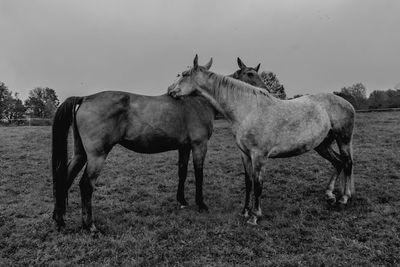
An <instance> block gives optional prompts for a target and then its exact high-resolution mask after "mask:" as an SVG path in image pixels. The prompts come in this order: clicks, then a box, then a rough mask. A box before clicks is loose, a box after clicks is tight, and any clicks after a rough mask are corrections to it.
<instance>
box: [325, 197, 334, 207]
mask: <svg viewBox="0 0 400 267" xmlns="http://www.w3.org/2000/svg"><path fill="white" fill-rule="evenodd" d="M326 202H327V203H328V205H330V206H333V205H335V203H336V198H335V197H328V198H326Z"/></svg>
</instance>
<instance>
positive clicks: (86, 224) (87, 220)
mask: <svg viewBox="0 0 400 267" xmlns="http://www.w3.org/2000/svg"><path fill="white" fill-rule="evenodd" d="M105 159H106V155H101V156H89V157H88V162H87V165H86V169H85V172H84V173H83V176H82V178H81V180H80V182H79V187H80V191H81V201H82V226H83V228H84V229H88V230H90V232H92V233H93V232H96V231H97V229H96V227H95V225H94V223H93V213H92V194H93V191H94V188H95V182H96V179H97V177H98V176H99V174H100V171H101V168H102V166H103V163H104V160H105Z"/></svg>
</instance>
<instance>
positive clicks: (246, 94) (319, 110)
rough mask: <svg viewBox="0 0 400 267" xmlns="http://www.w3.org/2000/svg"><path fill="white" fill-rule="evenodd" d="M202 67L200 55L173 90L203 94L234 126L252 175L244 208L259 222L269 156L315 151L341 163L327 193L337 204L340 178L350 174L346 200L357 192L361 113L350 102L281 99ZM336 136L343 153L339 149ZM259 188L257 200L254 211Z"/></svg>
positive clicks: (178, 94)
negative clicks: (356, 138)
mask: <svg viewBox="0 0 400 267" xmlns="http://www.w3.org/2000/svg"><path fill="white" fill-rule="evenodd" d="M211 64H212V60H210V62H209V63H208V64H206V66H199V65H198V57H197V55H196V57H195V59H194V63H193V67H192V69H190V70H188V71H184V72H183V73H182V76H181V77H180V79H179V80H178V81H177V82H175V83H174V84H173V85H171V86H170V87H169V88H168V93H169V94H170V95H171V96H173V97H181V96H184V95H190V94H193V93H198V94H201V95H203V96H204V97H205V98H206V99H208V100H209V102H210V103H211V105H213V106H214V107H215V109H217V110H218V111H219V112H221V113H222V114H223V115H224V116H225V117H226V118H227V120H228V121H229V122H230V123H231V125H232V130H233V133H234V135H235V140H236V143H237V145H238V147H239V149H240V152H241V157H242V161H243V165H244V167H245V178H246V198H245V205H244V209H243V211H242V214H243V215H244V216H246V217H247V216H250V219H249V220H248V223H249V224H257V218H258V217H260V216H261V207H260V197H261V191H262V182H263V181H262V177H261V176H260V173H261V169H262V167H263V165H264V164H265V161H266V159H268V158H283V157H292V156H297V155H300V154H303V153H305V152H307V151H310V150H312V149H314V150H316V151H317V152H318V154H320V155H321V156H322V157H324V158H325V159H328V160H329V161H330V162H332V164H333V165H334V167H335V173H334V174H333V175H332V177H331V179H330V182H329V185H328V188H327V190H326V195H327V197H328V198H329V199H331V200H332V202H334V201H335V200H336V198H335V195H334V194H333V189H334V185H335V181H336V178H337V177H338V176H339V174H340V173H341V172H342V170H343V172H344V176H343V177H344V181H343V183H342V184H343V186H342V188H341V193H342V196H341V198H340V200H339V202H340V203H341V204H346V203H347V201H348V199H349V198H350V197H351V195H352V194H353V193H354V178H353V159H352V158H353V156H352V139H353V129H354V118H355V111H354V108H353V106H352V105H351V104H350V103H349V102H347V101H346V100H344V99H342V98H341V97H338V96H336V95H334V94H317V95H308V96H303V97H300V98H296V99H293V100H280V99H277V98H275V97H273V96H272V95H271V94H269V93H268V92H267V91H266V90H263V89H260V88H257V87H254V86H252V85H249V84H246V83H244V82H241V81H238V80H235V79H232V78H230V77H226V76H222V75H219V74H216V73H213V72H210V71H209V68H210V67H211ZM335 140H336V142H337V144H338V147H339V151H340V154H339V153H337V152H335V151H334V150H333V147H332V146H333V142H334V141H335ZM252 186H253V195H254V202H253V208H252V209H250V207H249V202H250V192H251V190H252Z"/></svg>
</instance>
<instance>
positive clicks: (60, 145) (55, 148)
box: [51, 97, 83, 226]
mask: <svg viewBox="0 0 400 267" xmlns="http://www.w3.org/2000/svg"><path fill="white" fill-rule="evenodd" d="M82 100H83V98H82V97H69V98H67V99H66V100H65V101H64V102H63V103H62V104H61V105H60V106H59V107H58V109H57V111H56V114H55V115H54V120H53V129H52V156H51V161H52V162H51V164H52V174H53V197H54V212H53V219H54V220H55V221H56V222H57V223H58V224H59V226H60V225H62V224H64V221H63V218H62V217H63V215H64V214H65V210H66V198H67V170H68V166H67V163H68V153H67V152H68V151H67V150H68V139H67V138H68V131H69V128H70V126H71V125H72V124H73V123H75V107H76V106H77V105H80V104H81V103H82Z"/></svg>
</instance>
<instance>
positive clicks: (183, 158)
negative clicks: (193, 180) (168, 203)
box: [176, 147, 190, 208]
mask: <svg viewBox="0 0 400 267" xmlns="http://www.w3.org/2000/svg"><path fill="white" fill-rule="evenodd" d="M189 156H190V147H184V148H180V149H179V163H178V164H179V170H178V176H179V184H178V191H177V193H176V199H177V200H178V202H179V204H180V208H184V207H186V206H187V205H188V203H187V201H186V199H185V181H186V177H187V169H188V162H189Z"/></svg>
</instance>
